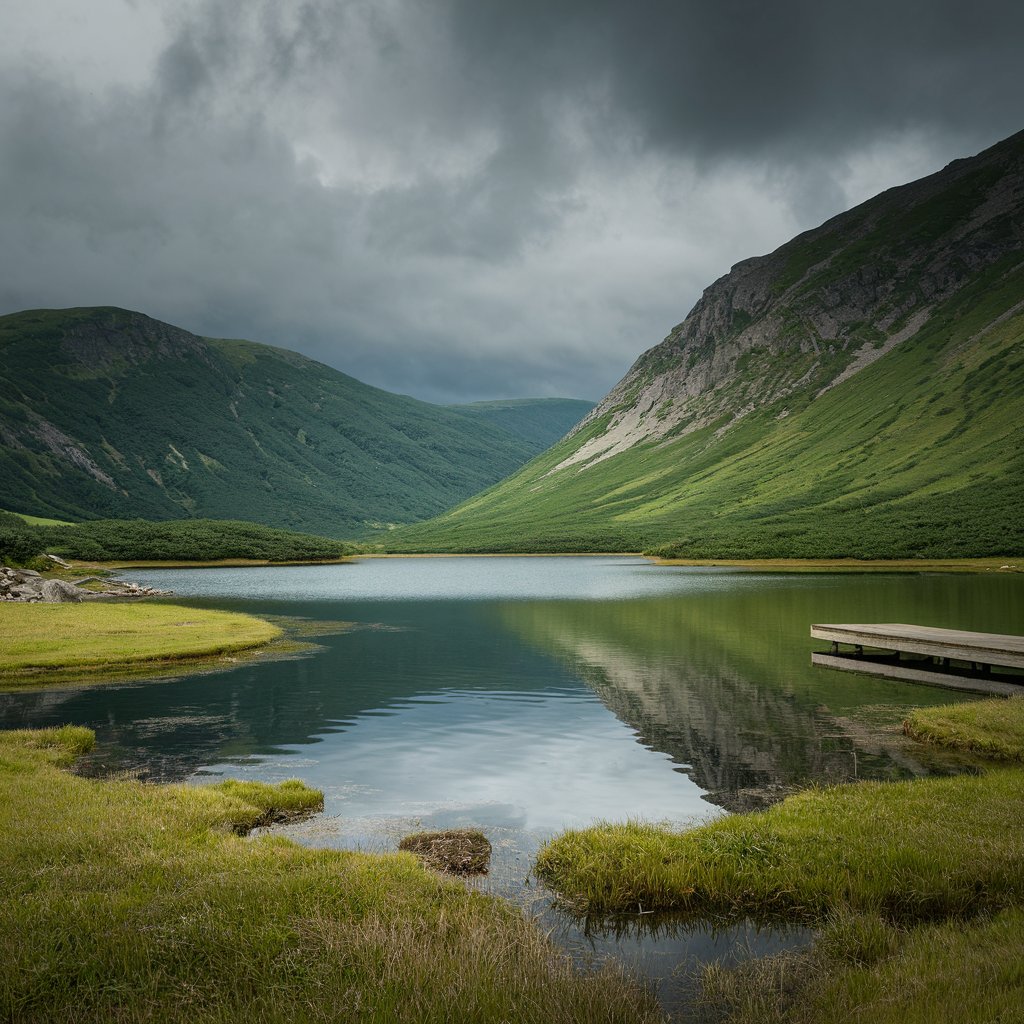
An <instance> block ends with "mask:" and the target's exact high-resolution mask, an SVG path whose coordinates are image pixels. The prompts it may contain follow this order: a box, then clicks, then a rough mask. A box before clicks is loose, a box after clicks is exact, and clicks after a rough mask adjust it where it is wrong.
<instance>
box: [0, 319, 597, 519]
mask: <svg viewBox="0 0 1024 1024" xmlns="http://www.w3.org/2000/svg"><path fill="white" fill-rule="evenodd" d="M0 356H2V361H0V478H2V479H3V481H4V494H3V501H4V505H5V507H6V508H9V509H11V510H12V511H16V512H26V513H33V514H37V515H48V516H53V517H57V518H61V519H73V520H80V519H94V518H112V517H119V518H123V517H143V518H147V519H182V518H190V517H209V518H220V519H234V518H237V517H238V516H239V515H244V516H245V518H247V519H252V520H255V521H257V522H261V523H265V524H268V525H271V526H277V527H286V528H289V529H298V530H304V531H308V532H317V533H325V534H329V535H331V536H335V537H339V536H353V535H357V534H362V533H366V532H368V531H372V530H373V529H374V528H379V527H382V526H384V525H385V524H388V523H394V522H400V523H407V522H413V521H416V520H421V519H425V518H427V517H428V516H431V515H436V514H437V513H439V512H442V511H444V510H445V509H447V508H450V507H451V506H452V505H454V504H456V503H457V502H459V501H461V500H463V499H464V498H467V497H469V496H470V495H472V494H474V493H476V492H477V491H479V490H480V489H481V488H484V487H487V486H489V485H491V484H493V483H495V482H496V481H498V480H500V479H501V478H502V477H504V476H506V475H507V474H509V473H511V472H512V471H514V470H515V469H517V468H519V467H520V466H521V465H523V463H525V462H526V461H527V460H528V459H530V458H531V457H533V456H534V455H536V454H537V453H539V452H541V451H543V450H544V449H545V448H546V447H547V446H548V445H550V444H551V443H553V442H554V441H556V440H557V439H558V438H559V437H561V436H562V435H563V434H565V433H566V432H567V431H568V430H569V429H570V428H571V427H572V426H573V425H574V424H575V423H576V422H578V420H579V419H580V417H581V416H583V415H584V413H585V412H587V411H588V410H589V409H590V408H591V405H590V403H581V402H578V401H570V400H561V399H549V400H538V401H536V402H534V401H523V402H520V403H494V404H492V407H491V408H481V407H476V406H471V407H468V408H467V407H458V406H455V407H447V408H446V407H441V406H436V405H430V404H428V403H426V402H420V401H417V400H416V399H413V398H408V397H406V396H401V395H393V394H390V393H388V392H386V391H381V390H379V389H377V388H373V387H370V386H369V385H366V384H363V383H361V382H360V381H357V380H355V379H354V378H352V377H349V376H347V375H345V374H343V373H340V372H339V371H337V370H334V369H331V368H330V367H328V366H325V365H323V364H322V363H317V362H314V361H313V360H311V359H307V358H305V357H304V356H301V355H298V354H297V353H295V352H289V351H286V350H285V349H280V348H272V347H270V346H268V345H259V344H256V343H253V342H248V341H228V340H215V339H210V338H201V337H197V336H196V335H193V334H189V333H188V332H187V331H183V330H181V329H179V328H177V327H173V326H171V325H169V324H165V323H161V322H160V321H158V320H153V319H151V318H150V317H147V316H144V315H143V314H141V313H134V312H129V311H127V310H123V309H115V308H111V307H99V308H84V309H66V310H29V311H26V312H22V313H15V314H11V315H9V316H4V317H0Z"/></svg>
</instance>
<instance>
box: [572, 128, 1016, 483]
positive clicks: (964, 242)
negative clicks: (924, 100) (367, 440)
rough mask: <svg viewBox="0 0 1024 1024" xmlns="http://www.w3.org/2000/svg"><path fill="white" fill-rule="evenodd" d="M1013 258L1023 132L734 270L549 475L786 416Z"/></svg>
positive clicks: (651, 354) (628, 379)
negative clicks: (642, 447)
mask: <svg viewBox="0 0 1024 1024" xmlns="http://www.w3.org/2000/svg"><path fill="white" fill-rule="evenodd" d="M1022 249H1024V132H1021V133H1019V134H1017V135H1015V136H1013V137H1012V138H1010V139H1007V140H1006V141H1004V142H1002V143H1000V144H999V145H997V146H994V147H992V148H991V149H989V150H986V151H985V152H983V153H981V154H980V155H978V156H976V157H973V158H971V159H966V160H957V161H954V162H953V163H951V164H949V165H948V166H947V167H946V168H944V169H943V170H941V171H939V172H938V173H937V174H933V175H931V176H930V177H928V178H924V179H922V180H920V181H917V182H913V183H911V184H909V185H905V186H902V187H900V188H894V189H890V190H889V191H887V192H884V193H882V194H881V195H879V196H876V197H875V198H874V199H871V200H869V201H868V202H866V203H864V204H862V205H861V206H858V207H856V208H855V209H853V210H850V211H848V212H846V213H843V214H840V215H839V216H837V217H835V218H833V219H832V220H830V221H828V222H826V223H825V224H823V225H821V227H819V228H816V229H814V230H813V231H808V232H806V233H804V234H802V235H799V236H797V237H796V238H795V239H793V240H792V241H791V242H789V243H787V244H786V245H784V246H782V247H781V248H779V249H777V250H776V251H775V252H773V253H771V254H770V255H767V256H762V257H757V258H754V259H749V260H745V261H743V262H742V263H738V264H737V265H736V266H734V267H733V268H732V270H731V271H730V273H728V274H727V275H726V276H724V277H722V278H720V279H719V280H718V281H716V282H715V283H714V284H712V285H711V286H710V287H709V288H707V290H706V291H705V292H704V295H703V296H702V298H701V299H700V301H699V302H698V303H697V304H696V306H694V308H693V310H692V311H691V312H690V314H689V316H687V318H686V319H685V320H684V321H683V322H682V323H681V324H679V325H678V326H677V327H676V328H675V329H674V330H673V331H672V332H671V333H670V334H669V335H668V337H667V338H665V340H664V341H663V342H661V344H660V345H656V346H655V347H654V348H652V349H649V350H648V351H647V352H645V353H644V354H643V355H642V356H640V358H639V359H638V360H637V361H636V363H634V365H633V366H632V368H631V369H630V371H629V373H627V374H626V376H625V377H624V378H623V379H622V380H621V381H620V382H619V384H618V385H616V387H615V388H614V389H613V390H612V391H611V392H610V393H609V394H608V395H607V396H606V397H605V398H604V400H603V401H602V402H600V403H599V404H598V406H597V407H596V408H595V409H594V411H593V412H592V413H591V414H590V416H588V417H587V418H586V419H585V420H584V421H583V422H582V423H581V424H580V425H579V427H577V428H576V431H575V432H579V431H581V430H586V429H588V428H591V430H592V429H593V428H594V427H595V425H600V424H604V429H603V430H598V431H596V432H595V436H593V437H591V438H590V439H588V440H587V441H586V442H585V443H583V444H582V445H581V446H580V447H578V448H577V449H576V450H575V451H574V452H572V454H571V455H569V456H568V457H567V458H565V459H564V460H563V461H562V462H560V463H559V464H558V466H556V467H555V469H556V470H557V469H562V468H564V467H568V466H574V465H575V466H578V467H581V468H589V467H590V466H593V465H595V464H597V463H599V462H601V461H603V460H604V459H607V458H609V457H610V456H613V455H616V454H618V453H620V452H623V451H625V450H627V449H629V448H631V447H633V446H634V445H636V444H639V443H641V442H646V441H652V440H654V441H656V440H658V439H661V438H665V439H668V438H674V437H681V436H684V435H686V434H688V433H691V432H693V431H695V430H698V429H701V428H704V427H707V426H709V425H712V426H714V427H715V428H716V431H717V432H718V434H719V435H721V433H723V432H725V431H727V430H728V429H729V427H730V426H731V425H733V424H734V423H735V422H736V421H738V420H740V419H742V418H743V417H744V416H746V415H748V414H749V413H750V412H752V411H754V410H755V409H763V408H765V407H774V409H775V410H776V415H777V417H779V418H785V417H786V416H788V415H789V414H790V413H791V412H792V411H793V409H794V408H796V407H800V408H803V407H806V405H807V404H808V403H809V402H812V401H814V400H815V399H816V398H818V397H820V396H821V395H822V394H824V393H825V392H826V391H828V390H829V389H830V388H832V387H834V386H835V385H836V384H838V383H841V382H842V381H844V380H846V379H848V378H849V377H850V376H852V375H853V374H855V373H857V372H859V371H860V370H862V369H864V367H866V366H868V365H870V364H871V363H872V362H874V361H875V360H877V359H878V358H880V357H881V356H883V355H885V354H886V353H887V352H889V351H890V350H892V349H893V348H895V347H896V346H898V345H900V344H902V343H903V342H905V341H907V340H908V339H910V338H912V337H913V336H914V335H915V334H917V332H918V331H920V330H921V329H922V328H923V327H924V326H925V325H926V324H927V323H928V321H929V319H930V318H931V316H932V313H933V311H934V310H935V309H936V308H937V307H938V306H939V305H940V304H941V303H943V302H945V301H947V300H949V299H950V298H951V297H952V296H955V295H956V293H957V292H958V291H959V290H960V289H961V288H962V287H964V286H965V285H966V284H967V283H969V282H972V281H975V280H976V279H977V277H978V275H979V273H983V272H984V271H985V270H986V269H987V268H993V267H996V266H999V265H1001V264H1005V263H1007V262H1011V263H1012V262H1014V261H1017V262H1019V261H1022V260H1024V252H1022ZM1022 300H1024V296H1022ZM1021 305H1024V301H1022V303H1021ZM552 472H553V471H552Z"/></svg>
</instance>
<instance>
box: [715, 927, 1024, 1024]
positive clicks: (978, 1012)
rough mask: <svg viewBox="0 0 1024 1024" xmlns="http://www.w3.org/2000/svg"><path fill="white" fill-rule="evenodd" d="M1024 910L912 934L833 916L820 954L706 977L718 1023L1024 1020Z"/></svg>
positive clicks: (979, 1023)
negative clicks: (1022, 946) (1021, 950)
mask: <svg viewBox="0 0 1024 1024" xmlns="http://www.w3.org/2000/svg"><path fill="white" fill-rule="evenodd" d="M1022 940H1024V911H1022V910H1021V909H1020V908H1019V907H1018V908H1012V909H1008V910H1003V911H1000V912H999V913H997V914H995V915H992V916H991V917H988V916H983V917H980V918H978V919H977V920H975V921H971V922H963V921H952V922H949V921H947V922H942V923H937V924H928V925H921V926H919V927H917V928H913V929H910V930H903V929H900V928H897V927H895V926H893V925H892V924H891V923H890V922H888V921H885V920H884V919H882V918H879V917H873V916H860V915H840V916H837V917H835V918H833V919H832V920H830V921H829V922H828V923H827V924H826V926H825V928H824V930H823V932H822V934H821V937H820V938H819V940H818V943H817V945H816V947H815V948H814V950H812V951H811V952H810V953H808V954H795V955H793V954H790V955H780V956H775V957H768V958H766V959H763V960H758V961H751V962H750V963H748V964H745V965H743V966H742V967H740V968H734V969H727V968H722V967H718V966H713V967H709V968H707V969H706V970H705V971H704V975H703V986H702V989H703V991H702V994H703V999H704V1001H705V1003H706V1005H707V1007H708V1008H710V1009H711V1010H712V1011H713V1016H714V1019H716V1020H722V1019H723V1018H724V1019H726V1020H728V1021H730V1022H732V1024H783V1022H785V1024H825V1022H831V1021H836V1022H840V1021H841V1022H843V1024H857V1022H863V1024H868V1022H870V1024H934V1022H935V1021H943V1020H955V1021H957V1024H996V1022H1002V1024H1010V1022H1015V1021H1020V1020H1022V1019H1024V959H1022V958H1021V956H1020V949H1021V943H1022Z"/></svg>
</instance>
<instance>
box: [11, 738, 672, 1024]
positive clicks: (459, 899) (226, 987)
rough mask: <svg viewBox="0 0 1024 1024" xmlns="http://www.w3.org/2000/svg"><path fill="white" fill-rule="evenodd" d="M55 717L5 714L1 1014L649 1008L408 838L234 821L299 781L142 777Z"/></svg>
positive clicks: (608, 1014) (648, 1000)
mask: <svg viewBox="0 0 1024 1024" xmlns="http://www.w3.org/2000/svg"><path fill="white" fill-rule="evenodd" d="M92 743H93V734H92V733H91V731H90V730H87V729H81V728H75V727H65V728H63V729H49V730H40V731H34V732H27V731H8V732H0V819H2V821H0V823H2V827H0V864H2V865H3V880H4V884H3V886H2V887H0V1019H2V1020H18V1021H20V1022H24V1024H36V1022H40V1024H41V1022H44V1021H45V1022H50V1021H54V1020H66V1021H75V1022H80V1024H81V1022H101V1021H102V1022H106V1021H110V1020H123V1021H136V1020H138V1021H141V1020H159V1021H161V1022H171V1024H174V1022H183V1024H184V1022H188V1024H197V1022H205V1021H221V1022H223V1021H237V1020H254V1021H257V1020H258V1021H263V1022H271V1024H276V1022H281V1024H284V1022H286V1021H288V1022H290V1021H297V1020H317V1021H346V1022H348V1021H351V1022H356V1021H358V1022H360V1024H364V1022H365V1024H385V1022H387V1024H391V1022H396V1021H397V1022H407V1024H413V1022H417V1024H419V1022H438V1024H440V1022H442V1021H448V1020H466V1021H469V1020H471V1021H474V1022H477V1021H479V1022H481V1024H490V1022H493V1024H498V1022H502V1021H516V1022H526V1024H529V1022H537V1024H540V1022H545V1024H546V1022H549V1021H550V1022H555V1024H559V1022H566V1024H568V1022H581V1021H588V1022H589V1021H594V1022H599V1024H627V1022H630V1024H637V1022H640V1024H654V1022H655V1021H660V1020H662V1016H661V1013H660V1011H659V1010H658V1008H657V1005H656V1003H655V1001H654V1000H653V998H652V997H651V996H650V995H649V994H648V993H646V992H645V991H644V990H643V989H641V988H639V987H638V986H637V985H636V984H635V983H633V982H631V981H629V980H628V979H627V978H626V977H625V976H624V975H623V973H622V972H621V971H620V970H618V969H616V968H613V967H603V968H601V969H599V970H597V971H595V972H593V973H588V974H583V973H580V972H579V971H577V970H575V969H574V968H573V966H572V964H571V962H570V961H569V959H568V958H567V957H566V956H563V955H561V954H559V953H558V952H557V951H556V950H555V949H554V947H553V946H552V945H551V944H550V943H549V942H548V940H547V939H546V938H545V937H544V936H543V935H542V934H541V932H540V931H539V930H538V929H537V928H536V926H535V925H534V924H533V923H532V922H531V921H529V920H528V919H526V918H525V917H524V916H523V915H522V914H521V913H520V912H519V911H518V910H517V909H516V908H514V907H512V906H511V905H509V904H507V903H505V902H503V901H501V900H498V899H496V898H494V897H490V896H486V895H483V894H481V893H474V892H470V891H468V890H467V889H466V887H465V886H464V885H462V884H460V883H458V882H456V881H454V880H447V879H443V878H441V877H439V876H437V875H435V874H432V873H431V872H429V871H427V870H425V869H424V868H423V867H422V866H421V865H420V864H419V862H418V861H417V860H416V858H415V857H413V856H411V855H409V854H407V853H395V854H386V855H381V854H365V853H356V852H346V851H340V850H330V849H310V848H305V847H301V846H298V845H296V844H295V843H292V842H290V841H288V840H286V839H282V838H280V837H275V836H258V837H256V838H243V837H242V836H241V835H239V834H238V833H240V832H244V831H247V830H248V829H249V828H251V827H253V826H254V825H257V824H259V823H260V822H261V821H263V820H265V819H266V818H267V816H268V815H270V816H273V815H277V814H281V813H285V814H290V813H299V812H301V811H303V810H310V809H313V808H315V807H317V806H319V801H320V800H321V799H322V796H321V794H319V793H318V792H317V791H315V790H312V789H309V788H308V787H306V786H304V785H303V784H302V783H300V782H297V781H292V782H287V783H282V784H280V785H269V784H262V783H249V782H245V783H240V782H235V781H231V780H229V781H225V782H221V783H218V784H216V785H205V786H191V785H174V786H164V785H152V784H146V783H142V782H139V781H137V780H131V779H124V780H117V781H110V780H107V781H97V780H92V779H85V778H81V777H79V776H75V775H72V774H70V773H69V772H67V771H65V770H63V768H62V767H61V766H66V765H67V764H69V763H70V762H71V761H72V760H73V759H74V757H75V756H76V755H77V754H79V753H82V752H83V751H84V750H87V749H88V748H89V747H90V746H91V745H92Z"/></svg>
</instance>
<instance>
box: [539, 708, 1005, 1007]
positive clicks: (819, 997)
mask: <svg viewBox="0 0 1024 1024" xmlns="http://www.w3.org/2000/svg"><path fill="white" fill-rule="evenodd" d="M905 730H906V732H907V733H908V735H911V736H912V737H914V738H919V739H921V740H922V741H924V742H930V743H936V744H940V745H943V746H947V747H951V748H954V749H958V750H961V751H965V752H971V753H974V754H976V755H981V756H987V757H990V758H994V759H996V760H995V761H994V765H995V766H993V767H987V768H986V769H985V770H984V771H982V772H981V773H980V774H977V775H959V776H953V777H943V778H936V777H930V778H922V779H915V780H912V781H909V782H887V783H871V782H859V783H853V784H846V785H841V786H834V787H827V788H822V789H811V790H808V791H805V792H803V793H798V794H796V795H795V796H791V797H789V798H787V799H786V800H784V801H783V802H782V803H780V804H777V805H775V806H774V807H771V808H769V809H768V810H766V811H760V812H757V813H751V814H740V815H735V816H731V817H728V818H724V819H720V820H718V821H715V822H712V823H711V824H708V825H704V826H702V827H700V828H697V829H693V830H690V831H688V832H676V831H672V830H669V829H665V828H659V827H656V826H653V825H646V824H642V823H626V824H622V825H599V826H596V827H594V828H590V829H585V830H580V831H573V832H568V833H565V834H563V835H561V836H558V837H556V838H555V839H553V840H552V841H550V842H549V843H548V844H547V845H546V846H545V847H544V848H543V849H542V850H541V852H540V854H539V856H538V861H537V869H536V870H537V874H538V876H539V877H540V878H541V879H542V880H544V881H545V882H547V884H549V885H551V886H552V887H553V888H554V889H555V890H556V891H557V892H558V893H559V895H560V896H561V898H562V899H563V900H564V901H565V902H566V903H567V904H568V905H569V906H570V907H572V908H574V909H576V910H577V911H578V912H580V913H583V914H587V913H609V912H618V913H623V912H630V913H636V912H638V911H640V912H647V911H651V910H658V909H668V910H675V911H677V912H681V913H683V914H685V915H687V916H689V917H693V918H708V917H711V918H723V919H728V918H736V917H752V918H755V919H761V920H775V921H803V922H806V923H810V924H813V925H815V926H817V927H818V929H819V938H818V940H817V942H816V944H815V946H814V948H813V949H812V950H811V951H810V952H809V953H804V954H798V955H792V954H783V955H780V956H778V957H769V958H766V959H764V960H761V961H758V962H755V963H753V964H750V965H748V966H746V967H744V968H741V969H738V970H727V969H723V968H720V967H712V968H709V969H707V970H706V971H705V974H704V977H703V988H704V996H705V999H706V1000H707V1001H708V1003H709V1004H710V1005H711V1006H712V1007H713V1008H714V1012H715V1014H716V1015H717V1016H718V1017H719V1018H720V1019H727V1020H728V1021H730V1022H733V1024H775V1022H777V1024H783V1022H786V1024H832V1022H835V1024H839V1022H844V1024H845V1022H847V1021H850V1020H864V1021H868V1020H870V1021H872V1022H873V1024H928V1022H931V1021H934V1020H942V1019H946V1020H949V1019H956V1020H957V1021H959V1022H963V1024H990V1022H992V1021H997V1020H998V1021H1002V1020H1007V1021H1009V1020H1020V1019H1021V1018H1022V1016H1024V962H1022V961H1021V960H1020V957H1019V952H1018V951H1019V949H1020V948H1021V947H1022V945H1024V827H1022V825H1021V822H1024V768H1021V767H1020V766H1019V765H1016V764H1014V762H1016V761H1020V760H1021V759H1022V757H1024V698H1021V697H1013V698H1011V699H1010V700H1004V699H996V700H989V701H979V702H971V703H967V704H959V705H952V706H945V707H938V708H929V709H922V710H920V711H918V712H915V713H914V714H912V715H911V716H910V718H909V719H908V721H907V722H906V723H905ZM1007 762H1009V763H1010V766H1007ZM723 1015H725V1016H724V1017H723Z"/></svg>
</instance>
